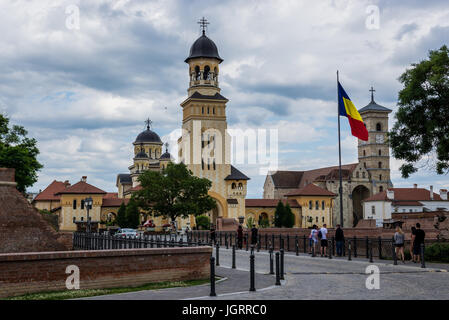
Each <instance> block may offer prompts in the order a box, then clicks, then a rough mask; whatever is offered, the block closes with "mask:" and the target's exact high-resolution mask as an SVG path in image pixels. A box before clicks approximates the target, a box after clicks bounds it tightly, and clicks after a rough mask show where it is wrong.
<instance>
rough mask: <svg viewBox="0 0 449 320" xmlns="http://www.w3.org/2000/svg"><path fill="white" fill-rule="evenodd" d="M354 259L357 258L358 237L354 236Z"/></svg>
mask: <svg viewBox="0 0 449 320" xmlns="http://www.w3.org/2000/svg"><path fill="white" fill-rule="evenodd" d="M354 258H357V237H356V236H354Z"/></svg>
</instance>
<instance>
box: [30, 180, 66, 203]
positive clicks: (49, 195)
mask: <svg viewBox="0 0 449 320" xmlns="http://www.w3.org/2000/svg"><path fill="white" fill-rule="evenodd" d="M65 188H66V184H65V183H64V182H62V181H56V180H54V181H53V182H52V183H50V184H49V185H48V187H47V188H45V189H44V191H42V192H41V193H39V194H38V195H37V196H36V198H34V201H57V200H59V196H58V195H56V194H57V193H58V192H60V191H63V190H64V189H65Z"/></svg>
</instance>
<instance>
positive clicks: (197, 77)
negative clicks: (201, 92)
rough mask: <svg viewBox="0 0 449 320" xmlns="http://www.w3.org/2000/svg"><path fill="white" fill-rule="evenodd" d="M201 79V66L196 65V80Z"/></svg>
mask: <svg viewBox="0 0 449 320" xmlns="http://www.w3.org/2000/svg"><path fill="white" fill-rule="evenodd" d="M200 79H201V72H200V67H199V66H196V67H195V80H200Z"/></svg>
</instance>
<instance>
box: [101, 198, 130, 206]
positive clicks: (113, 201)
mask: <svg viewBox="0 0 449 320" xmlns="http://www.w3.org/2000/svg"><path fill="white" fill-rule="evenodd" d="M128 202H129V199H124V198H103V205H102V207H120V206H121V204H122V203H124V204H125V205H127V204H128Z"/></svg>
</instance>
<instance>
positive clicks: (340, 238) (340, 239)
mask: <svg viewBox="0 0 449 320" xmlns="http://www.w3.org/2000/svg"><path fill="white" fill-rule="evenodd" d="M335 242H336V247H337V256H339V257H341V256H342V255H343V245H344V243H345V235H344V232H343V229H342V228H341V226H340V225H339V224H337V229H336V230H335Z"/></svg>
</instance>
